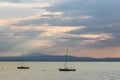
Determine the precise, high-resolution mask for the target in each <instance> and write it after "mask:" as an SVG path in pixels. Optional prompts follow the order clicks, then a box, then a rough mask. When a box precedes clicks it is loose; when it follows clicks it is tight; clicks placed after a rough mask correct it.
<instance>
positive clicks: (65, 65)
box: [59, 48, 76, 71]
mask: <svg viewBox="0 0 120 80" xmlns="http://www.w3.org/2000/svg"><path fill="white" fill-rule="evenodd" d="M67 54H68V48H67V51H66V56H65V64H64V68H59V71H76V69H72V68H67V57H68V56H67Z"/></svg>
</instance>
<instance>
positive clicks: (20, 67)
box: [17, 52, 30, 69]
mask: <svg viewBox="0 0 120 80" xmlns="http://www.w3.org/2000/svg"><path fill="white" fill-rule="evenodd" d="M23 56H24V52H23ZM23 56H22V62H21V66H19V67H17V69H30V68H29V67H27V66H23Z"/></svg>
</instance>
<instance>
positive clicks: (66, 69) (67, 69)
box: [59, 68, 76, 71]
mask: <svg viewBox="0 0 120 80" xmlns="http://www.w3.org/2000/svg"><path fill="white" fill-rule="evenodd" d="M59 71H76V69H70V68H63V69H62V68H60V69H59Z"/></svg>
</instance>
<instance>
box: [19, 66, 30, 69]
mask: <svg viewBox="0 0 120 80" xmlns="http://www.w3.org/2000/svg"><path fill="white" fill-rule="evenodd" d="M17 68H18V69H30V68H29V67H25V66H20V67H17Z"/></svg>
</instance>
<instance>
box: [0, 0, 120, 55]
mask: <svg viewBox="0 0 120 80" xmlns="http://www.w3.org/2000/svg"><path fill="white" fill-rule="evenodd" d="M119 2H120V1H119V0H105V1H104V0H100V1H99V0H92V1H88V0H66V1H63V0H61V1H59V0H48V1H43V0H39V1H36V0H29V1H27V0H1V1H0V15H1V16H0V44H1V45H0V53H1V54H0V55H1V56H16V55H20V52H22V51H25V52H26V53H31V52H41V53H46V54H54V55H63V54H64V52H65V49H66V48H67V47H69V48H70V54H71V55H76V56H91V57H112V56H115V57H116V56H118V57H120V55H119V51H120V50H119V47H120V44H119V41H120V35H119V34H120V32H119V30H120V27H119V25H120V18H119V16H120V10H119V7H120V5H119ZM116 49H117V50H116ZM110 50H113V51H115V53H113V52H112V51H110ZM97 51H98V52H97ZM3 53H4V54H3ZM12 53H13V54H12Z"/></svg>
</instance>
